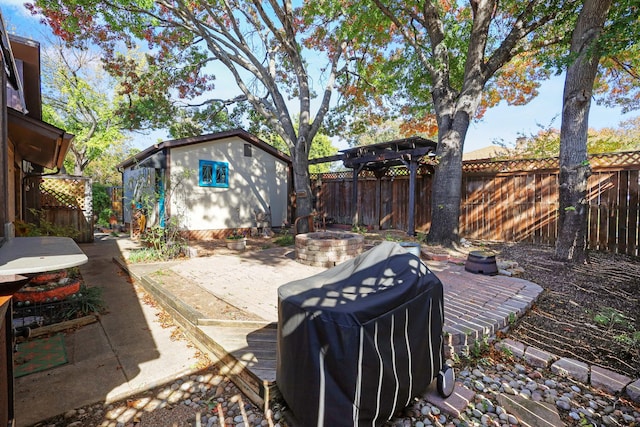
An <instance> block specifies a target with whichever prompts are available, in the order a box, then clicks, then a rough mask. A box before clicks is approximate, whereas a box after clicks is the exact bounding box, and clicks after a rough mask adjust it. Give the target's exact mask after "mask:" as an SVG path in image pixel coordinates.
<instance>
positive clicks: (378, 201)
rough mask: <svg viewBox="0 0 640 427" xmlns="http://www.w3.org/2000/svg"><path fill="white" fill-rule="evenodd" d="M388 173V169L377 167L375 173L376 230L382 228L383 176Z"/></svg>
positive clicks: (374, 225)
mask: <svg viewBox="0 0 640 427" xmlns="http://www.w3.org/2000/svg"><path fill="white" fill-rule="evenodd" d="M386 173H387V169H377V170H375V171H374V173H373V174H374V175H375V177H376V201H375V203H376V206H375V223H374V224H373V227H374V229H375V230H376V231H378V230H380V228H381V227H382V224H381V223H380V220H381V215H380V213H381V211H382V177H383V176H385V175H386Z"/></svg>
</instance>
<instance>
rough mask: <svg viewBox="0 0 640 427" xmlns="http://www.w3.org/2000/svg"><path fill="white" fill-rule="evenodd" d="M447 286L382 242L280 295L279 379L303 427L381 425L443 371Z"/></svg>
mask: <svg viewBox="0 0 640 427" xmlns="http://www.w3.org/2000/svg"><path fill="white" fill-rule="evenodd" d="M443 321H444V315H443V299H442V283H441V282H440V280H439V279H438V278H437V277H436V276H435V275H434V274H433V273H432V272H431V271H429V269H428V268H427V267H426V265H424V263H422V261H420V259H419V258H418V257H417V256H415V255H413V254H410V253H408V252H407V251H406V250H405V249H403V248H402V247H401V246H400V245H398V244H396V243H392V242H384V243H382V244H380V245H378V246H375V247H374V248H373V249H371V250H369V251H367V252H365V253H363V254H361V255H360V256H358V257H357V258H354V259H352V260H350V261H347V262H344V263H342V264H340V265H338V266H336V267H334V268H332V269H329V270H326V271H324V272H322V273H320V274H317V275H315V276H312V277H309V278H306V279H302V280H297V281H294V282H290V283H287V284H285V285H282V286H281V287H280V288H279V289H278V351H277V367H276V382H277V385H278V388H279V389H280V391H281V392H282V395H283V397H284V399H285V400H286V402H287V404H288V406H289V408H290V409H291V411H292V412H293V415H294V417H295V418H296V420H297V421H298V422H299V423H300V425H301V426H347V425H348V426H360V425H363V426H364V425H367V426H372V425H374V426H379V425H382V424H383V423H384V422H385V421H386V420H388V419H389V418H391V417H392V416H393V414H394V413H395V412H396V411H397V410H398V409H401V408H403V407H405V406H407V405H408V404H409V402H410V400H411V398H413V397H414V396H417V395H418V394H420V393H422V392H423V391H425V389H426V388H427V386H428V385H429V384H430V383H431V381H432V379H433V378H434V377H435V376H436V375H437V373H438V371H440V369H441V368H442V364H443V356H442V348H443V347H442V346H443V341H442V324H443Z"/></svg>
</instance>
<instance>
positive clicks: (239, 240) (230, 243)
mask: <svg viewBox="0 0 640 427" xmlns="http://www.w3.org/2000/svg"><path fill="white" fill-rule="evenodd" d="M225 243H226V244H227V248H229V249H232V250H234V251H242V250H244V249H245V248H246V247H247V238H246V237H245V235H244V234H243V233H239V232H238V230H233V232H232V233H231V234H230V235H228V236H227V237H226V239H225Z"/></svg>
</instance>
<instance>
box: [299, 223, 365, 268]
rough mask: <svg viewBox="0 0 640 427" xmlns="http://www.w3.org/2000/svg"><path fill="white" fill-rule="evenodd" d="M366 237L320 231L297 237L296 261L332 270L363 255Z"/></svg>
mask: <svg viewBox="0 0 640 427" xmlns="http://www.w3.org/2000/svg"><path fill="white" fill-rule="evenodd" d="M363 246H364V236H362V235H360V234H356V233H344V232H334V231H320V232H313V233H305V234H298V235H297V236H296V261H298V262H300V263H302V264H306V265H313V266H316V267H326V268H330V267H333V266H335V265H337V264H340V263H341V262H344V261H347V260H349V259H351V258H355V257H356V256H358V255H360V254H361V253H362V248H363Z"/></svg>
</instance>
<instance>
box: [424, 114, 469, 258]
mask: <svg viewBox="0 0 640 427" xmlns="http://www.w3.org/2000/svg"><path fill="white" fill-rule="evenodd" d="M468 129H469V116H468V114H466V113H465V112H462V111H458V112H457V113H456V114H455V115H454V118H453V120H450V119H449V118H448V117H445V118H443V119H441V120H440V123H439V127H438V147H437V149H436V154H437V156H438V159H439V160H438V165H437V166H436V168H435V174H434V177H433V182H432V190H431V227H430V229H429V235H428V237H427V241H428V242H429V243H433V244H440V245H443V246H447V247H451V246H453V244H454V243H456V242H457V241H458V240H459V235H458V233H459V221H460V191H461V186H462V146H463V143H464V139H465V137H466V134H467V130H468Z"/></svg>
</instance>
